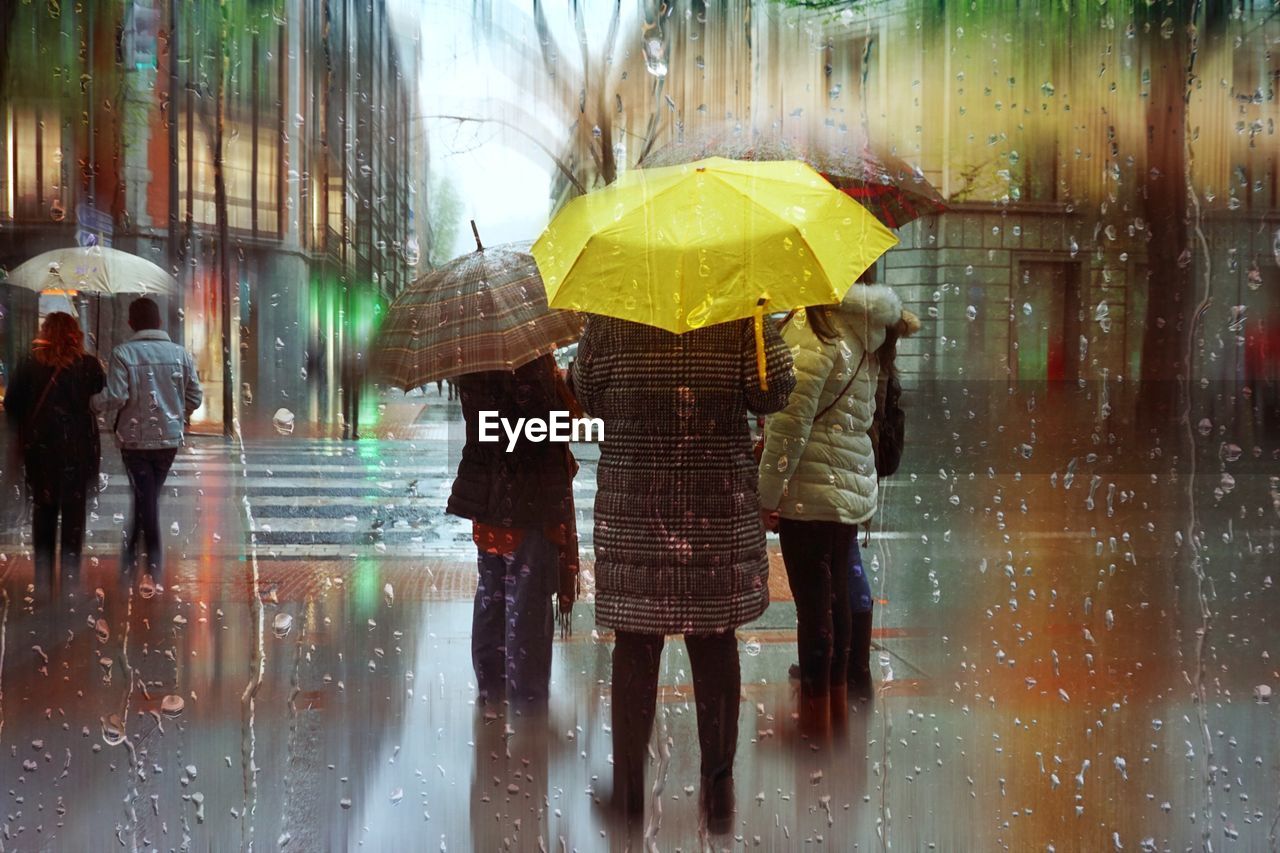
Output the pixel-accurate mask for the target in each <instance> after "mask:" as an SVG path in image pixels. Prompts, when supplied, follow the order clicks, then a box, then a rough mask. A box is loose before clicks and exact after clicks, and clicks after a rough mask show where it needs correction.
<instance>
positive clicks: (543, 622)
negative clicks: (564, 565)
mask: <svg viewBox="0 0 1280 853" xmlns="http://www.w3.org/2000/svg"><path fill="white" fill-rule="evenodd" d="M559 562H560V549H559V547H558V546H557V545H556V544H555V543H554V542H552V541H551V540H549V539H547V537H546V536H544V535H543V534H542V532H541V531H538V530H526V531H525V532H524V540H523V541H522V542H521V543H520V547H519V548H517V549H516V552H515V553H514V554H489V553H486V552H484V551H480V552H479V558H478V564H479V570H480V577H479V580H478V583H477V585H476V601H475V610H474V611H473V615H472V618H471V663H472V665H473V666H474V667H475V672H476V685H477V686H478V687H479V691H480V697H479V698H480V701H481V702H482V703H485V704H491V703H501V702H502V700H503V697H504V695H505V697H506V698H507V699H508V700H510V701H512V702H540V701H544V700H545V699H546V698H547V691H548V688H549V685H550V681H551V637H552V633H553V631H554V624H555V606H554V599H553V597H552V593H553V592H554V591H555V588H556V583H557V576H556V573H557V571H558V568H559Z"/></svg>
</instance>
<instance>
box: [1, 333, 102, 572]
mask: <svg viewBox="0 0 1280 853" xmlns="http://www.w3.org/2000/svg"><path fill="white" fill-rule="evenodd" d="M105 385H106V377H105V375H104V373H103V370H102V365H101V364H100V363H99V362H98V360H97V359H96V358H94V357H93V356H91V355H89V354H87V353H86V352H85V351H84V333H83V332H81V331H80V326H79V324H78V323H77V322H76V320H75V318H74V317H72V316H71V315H70V314H66V313H63V312H61V311H58V312H56V313H53V314H50V315H49V316H47V317H45V319H44V323H42V324H41V326H40V336H39V337H38V338H36V340H35V342H34V343H33V345H32V348H31V357H30V358H28V359H27V360H25V361H24V362H23V363H22V364H20V365H19V366H18V369H17V370H16V371H14V374H13V381H12V382H10V384H9V389H8V392H7V394H6V395H5V399H4V406H5V415H6V416H7V417H8V419H9V423H10V424H12V425H13V426H14V427H15V428H16V429H17V432H18V441H19V444H20V446H21V449H22V458H23V463H24V465H25V467H26V472H27V485H28V487H29V488H30V489H31V497H32V501H33V502H34V504H35V508H34V511H33V513H32V518H31V539H32V551H33V552H34V555H35V568H36V572H35V582H36V588H37V589H38V590H40V591H41V592H42V593H49V592H51V591H52V589H53V576H54V543H55V541H56V540H57V538H58V537H57V532H58V519H59V517H61V519H62V578H63V582H64V583H70V584H74V583H75V580H76V577H77V574H78V572H79V570H80V549H81V547H82V546H83V544H84V522H85V506H86V504H87V502H88V498H89V494H90V492H92V491H93V490H94V489H96V488H97V485H98V464H99V462H100V460H101V458H102V452H101V449H100V445H99V443H98V424H97V421H96V420H95V418H94V416H93V413H92V412H91V411H90V409H89V398H90V397H92V396H93V395H94V394H97V393H98V392H99V391H101V390H102V389H103V387H104V386H105Z"/></svg>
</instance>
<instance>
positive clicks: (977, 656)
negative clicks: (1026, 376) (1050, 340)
mask: <svg viewBox="0 0 1280 853" xmlns="http://www.w3.org/2000/svg"><path fill="white" fill-rule="evenodd" d="M422 402H424V401H423V400H417V401H413V400H410V401H407V402H406V401H393V402H392V404H391V409H392V411H390V412H389V413H387V414H386V416H385V418H384V422H383V425H382V427H380V429H379V430H378V433H379V434H380V436H381V437H380V438H375V439H370V440H368V441H362V442H360V443H358V444H354V445H353V444H350V443H348V444H342V443H340V442H331V441H325V440H320V439H310V438H303V437H301V436H279V435H269V436H256V437H253V438H249V439H246V441H245V444H244V446H243V447H241V446H239V445H229V444H226V443H224V442H222V440H221V439H216V438H197V439H195V440H194V441H193V443H192V447H191V448H189V449H188V450H187V451H184V453H183V454H182V455H181V456H180V464H179V466H178V468H177V470H176V473H175V478H174V480H173V482H172V486H173V488H172V489H169V490H168V493H167V494H166V497H165V504H164V513H165V517H164V525H165V529H166V530H167V531H168V534H167V537H166V547H167V548H168V551H167V554H168V557H169V564H168V570H167V572H166V576H165V577H164V578H163V579H162V583H163V587H164V588H163V589H162V590H160V591H158V592H155V593H154V594H152V590H150V589H140V588H138V587H136V586H135V587H132V588H131V587H129V586H128V585H127V584H122V583H121V582H120V581H119V579H118V575H117V561H116V544H115V542H116V540H115V539H114V537H115V536H116V535H118V534H117V533H116V531H118V528H119V523H118V522H117V521H116V513H122V514H123V513H126V512H127V511H128V509H127V504H128V501H127V491H125V490H124V486H123V483H122V481H121V479H120V477H118V476H112V477H111V478H110V484H109V486H108V488H107V490H106V492H105V493H104V495H103V496H102V498H101V500H100V504H99V506H98V507H97V508H96V512H97V517H96V519H95V520H94V521H93V523H92V525H91V528H92V530H93V534H94V535H93V537H92V539H91V540H90V542H91V544H92V546H93V551H92V552H91V554H90V556H91V558H92V559H91V560H89V561H87V564H86V567H85V570H84V576H83V577H82V578H81V579H79V583H78V584H71V583H66V584H64V585H63V588H62V589H61V590H59V591H58V593H57V597H56V601H55V602H54V603H49V602H45V601H42V600H37V595H36V591H35V590H34V588H33V587H32V586H31V585H30V582H31V579H32V578H31V563H30V560H29V556H28V554H27V552H26V549H25V547H24V540H23V539H22V538H21V537H20V535H19V533H18V531H17V530H15V529H13V528H12V525H10V526H9V528H8V529H5V530H4V531H0V533H2V534H3V535H4V538H3V539H2V540H0V543H3V544H2V546H0V548H2V550H3V552H4V553H3V557H2V561H0V576H2V577H3V583H2V588H3V593H4V599H3V601H0V607H2V608H3V615H2V616H0V619H3V651H2V652H0V665H2V669H0V690H2V691H3V692H2V695H0V750H2V754H0V766H3V772H2V774H0V776H2V778H3V780H4V781H3V785H2V786H0V788H2V789H3V791H4V796H5V798H6V802H5V804H4V807H3V810H2V813H3V824H2V825H0V846H2V849H3V850H5V851H8V850H34V849H49V850H89V849H95V850H105V849H118V848H123V849H147V850H149V849H157V850H160V849H163V850H168V849H205V850H208V849H218V850H225V849H237V848H241V849H247V848H250V847H252V848H255V849H285V850H325V849H349V848H354V847H357V846H363V847H364V848H366V849H374V850H382V849H387V850H407V849H432V850H434V849H442V850H443V849H448V850H471V849H476V850H494V849H517V850H540V849H545V850H553V849H554V850H560V849H565V850H583V851H591V850H600V849H624V848H625V847H626V846H627V845H628V844H630V845H631V846H632V848H633V849H639V845H640V843H641V841H640V840H638V839H635V838H627V837H625V836H624V835H622V834H619V833H617V832H611V831H610V830H609V827H608V826H607V824H606V822H605V820H604V817H603V814H602V812H601V810H600V809H599V807H598V806H597V805H595V804H594V802H593V797H592V794H591V792H592V791H593V790H594V789H595V788H596V787H597V782H598V781H599V780H606V781H607V780H608V778H609V771H610V764H609V762H610V733H609V725H608V723H609V708H610V693H609V671H610V664H609V651H610V637H609V636H608V634H607V633H603V632H597V631H596V630H594V627H593V618H592V613H591V607H590V603H589V601H587V602H584V603H580V604H579V605H578V607H577V609H576V611H575V620H574V627H573V632H572V635H571V636H569V637H567V638H565V639H562V640H558V641H557V643H556V646H555V661H554V668H553V674H552V680H553V685H552V696H553V698H552V701H551V704H550V707H549V709H548V710H547V712H546V714H545V715H539V714H515V713H514V712H512V713H510V714H508V715H501V716H490V717H486V716H485V715H484V714H483V713H481V712H479V711H477V709H476V706H475V703H474V698H473V695H474V686H473V679H472V675H471V670H470V660H469V622H470V610H471V605H470V601H469V599H470V595H471V593H472V591H473V589H474V577H473V574H474V565H473V559H474V558H473V557H472V556H471V554H470V552H469V547H468V538H467V534H468V530H467V528H466V527H465V526H464V525H462V524H459V523H457V522H456V520H452V519H447V518H445V517H444V516H442V515H441V513H440V509H441V507H442V505H443V498H444V495H446V494H447V487H448V479H449V478H448V473H449V465H450V462H449V460H450V459H451V458H452V457H451V453H452V452H453V449H452V445H451V443H450V441H449V435H450V429H449V426H448V425H449V423H450V422H451V420H452V419H453V417H454V415H456V411H454V410H452V409H451V408H450V407H449V406H447V405H444V404H441V403H438V402H437V401H436V400H435V398H434V397H433V396H432V395H429V396H428V398H426V400H425V402H426V403H427V404H428V409H427V411H426V412H425V413H422V412H420V408H421V403H422ZM1078 402H1079V401H1078V400H1074V399H1070V398H1068V399H1065V400H1059V401H1057V403H1056V404H1052V405H1051V404H1049V403H1046V402H1045V401H1043V400H1041V401H1040V402H1039V403H1038V404H1032V405H1030V407H1029V405H1028V403H1029V401H1027V400H1018V401H1016V402H1014V401H1002V402H1000V403H999V404H998V405H999V406H1000V407H1002V408H1000V410H999V411H994V410H993V408H992V407H993V406H996V405H997V404H996V403H993V402H991V401H982V402H979V401H975V400H965V399H958V398H955V397H954V396H952V397H950V398H948V395H946V394H942V395H939V396H935V397H933V398H931V402H930V405H929V406H928V407H921V408H920V409H918V410H912V411H911V413H910V414H909V417H911V419H912V420H911V421H910V425H909V433H908V434H909V436H911V437H912V438H913V441H914V443H913V444H912V446H911V448H910V449H909V451H908V455H907V457H906V460H905V462H904V470H903V471H902V472H901V473H900V474H899V475H898V476H896V477H894V478H893V479H892V480H891V481H888V485H887V489H886V491H885V495H884V508H883V511H882V512H881V514H880V516H879V517H878V518H877V519H876V520H875V522H874V523H873V525H872V544H871V545H870V546H869V547H868V548H866V549H865V551H864V558H865V560H866V562H867V564H868V567H869V569H870V571H871V574H872V582H873V590H874V591H875V594H876V597H877V599H878V600H879V606H878V607H877V615H876V626H875V642H876V647H877V648H876V651H875V653H874V657H875V661H874V663H875V665H874V666H873V670H874V672H875V675H876V678H877V684H878V691H877V696H876V698H875V701H874V702H873V703H872V704H871V705H870V706H868V707H866V708H865V709H863V710H862V711H861V712H859V713H856V714H855V715H853V717H852V718H851V721H850V724H849V729H848V731H846V732H843V733H841V734H840V735H838V736H837V737H836V738H835V739H834V740H833V741H832V742H831V743H820V744H819V743H813V742H810V741H807V740H804V739H801V738H799V737H798V736H797V735H796V732H795V723H794V720H793V717H792V714H793V712H794V711H795V709H796V708H795V706H796V696H795V692H794V688H793V687H792V685H791V684H789V683H788V681H787V678H786V669H787V665H788V663H790V662H791V661H792V660H793V659H794V656H795V642H794V609H793V607H792V605H791V603H790V601H789V595H788V591H787V589H786V583H785V578H783V577H782V576H781V570H780V567H778V571H775V572H774V577H773V578H772V581H771V590H772V591H773V593H774V603H773V604H772V605H771V606H770V608H769V610H768V611H767V612H766V614H765V615H764V617H763V618H762V619H761V620H760V621H759V622H758V623H756V624H753V625H750V626H747V627H744V628H743V629H742V630H740V631H739V641H740V647H741V650H742V657H743V663H744V668H743V682H744V684H743V698H742V707H741V734H740V744H739V757H738V764H737V769H736V782H737V786H736V787H737V801H738V811H737V816H736V820H735V827H734V831H733V833H732V834H731V835H721V836H707V835H705V833H703V832H702V831H701V830H700V827H699V818H698V810H697V793H698V792H697V788H696V786H697V781H698V780H697V749H696V743H697V741H696V736H695V731H694V713H693V704H692V695H691V683H690V677H689V666H688V661H687V658H686V654H685V650H684V647H683V644H682V643H680V642H678V641H673V642H669V643H668V645H667V650H666V652H665V658H664V663H663V669H662V676H661V694H660V713H659V715H658V723H657V726H656V731H655V738H654V741H653V743H652V745H651V750H652V756H653V763H652V764H651V767H650V773H649V779H650V781H653V782H655V783H656V784H655V786H654V790H653V792H652V795H651V797H650V806H649V808H648V815H649V826H648V827H647V829H648V831H649V834H650V835H649V840H650V841H651V842H652V844H653V849H661V850H674V849H685V850H689V849H700V848H702V847H704V846H711V847H713V848H717V849H719V848H752V849H755V848H759V849H777V850H791V849H841V850H885V849H900V850H928V849H937V850H997V849H1007V850H1048V849H1052V850H1057V851H1067V850H1088V851H1094V850H1166V849H1167V850H1188V849H1196V850H1203V849H1212V850H1275V849H1277V840H1276V833H1277V817H1278V816H1280V802H1278V797H1280V795H1278V794H1277V791H1280V747H1278V746H1277V745H1278V744H1280V719H1278V717H1277V713H1276V708H1277V704H1276V703H1277V700H1275V699H1270V698H1268V697H1269V696H1270V694H1271V691H1273V690H1275V689H1276V688H1277V687H1280V675H1278V674H1277V663H1276V660H1275V656H1276V655H1280V629H1277V625H1276V621H1275V620H1276V617H1275V614H1276V613H1277V612H1280V608H1278V605H1280V593H1277V591H1276V588H1275V584H1274V576H1275V575H1276V574H1277V566H1280V560H1277V556H1276V549H1277V541H1276V540H1277V536H1276V532H1277V521H1278V519H1280V479H1278V478H1280V462H1278V461H1277V459H1278V457H1277V448H1278V447H1280V445H1278V443H1277V442H1276V440H1275V439H1274V437H1273V438H1270V439H1268V438H1266V437H1265V436H1263V435H1262V434H1261V433H1259V432H1257V431H1256V430H1255V429H1254V428H1253V426H1252V425H1251V424H1249V423H1247V422H1245V421H1244V420H1240V419H1234V418H1231V417H1215V418H1212V419H1211V423H1210V425H1209V429H1208V430H1207V432H1204V433H1203V434H1202V431H1201V430H1200V429H1196V430H1194V431H1192V433H1191V434H1190V435H1189V436H1185V437H1184V436H1182V434H1181V433H1179V432H1177V431H1174V432H1173V433H1171V434H1169V435H1168V436H1167V437H1164V438H1162V439H1161V441H1159V442H1157V441H1155V440H1154V439H1153V438H1151V437H1144V434H1143V433H1142V431H1140V430H1137V429H1136V428H1133V427H1121V426H1119V425H1116V424H1110V423H1102V424H1099V423H1098V422H1096V421H1091V420H1090V419H1089V418H1087V417H1086V418H1081V417H1078V416H1073V417H1072V418H1071V419H1068V418H1067V417H1066V414H1065V413H1067V412H1078V411H1079V409H1080V408H1081V407H1080V406H1078V405H1076V404H1077V403H1078ZM1196 420H1197V421H1198V418H1197V419H1196ZM993 425H995V426H993ZM1001 425H1004V426H1001ZM1197 426H1198V424H1197ZM1192 439H1194V442H1195V444H1194V447H1195V451H1194V452H1191V451H1189V450H1188V447H1189V446H1190V445H1189V444H1187V442H1188V441H1190V440H1192ZM1237 445H1238V447H1237ZM580 450H581V453H580V455H581V456H582V457H583V459H584V466H583V472H582V474H581V475H580V477H579V485H578V487H577V495H578V501H579V509H580V510H581V511H583V521H584V523H582V524H580V527H581V528H582V529H583V530H584V532H585V531H589V529H590V512H589V510H590V499H591V496H592V494H593V489H594V471H593V465H592V458H593V454H592V452H591V448H581V449H580ZM105 456H106V462H107V466H106V468H107V470H108V471H116V472H118V470H119V465H118V461H117V460H116V459H115V458H114V456H115V455H114V453H113V452H112V451H111V450H107V451H106V454H105ZM1193 469H1194V476H1192V474H1193ZM588 545H589V542H588ZM774 546H775V550H776V542H775V543H774ZM588 565H589V563H588ZM588 579H589V576H588Z"/></svg>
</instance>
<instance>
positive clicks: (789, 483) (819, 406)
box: [759, 283, 920, 733]
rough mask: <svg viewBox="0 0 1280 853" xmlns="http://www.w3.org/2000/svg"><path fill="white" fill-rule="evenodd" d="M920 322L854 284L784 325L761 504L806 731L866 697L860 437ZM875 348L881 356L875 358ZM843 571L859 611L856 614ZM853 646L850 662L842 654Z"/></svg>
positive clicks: (873, 490)
mask: <svg viewBox="0 0 1280 853" xmlns="http://www.w3.org/2000/svg"><path fill="white" fill-rule="evenodd" d="M919 327H920V322H919V320H918V319H917V318H916V316H915V315H914V314H912V313H911V312H910V311H905V310H903V307H902V301H901V300H900V299H899V298H898V296H897V294H895V293H894V292H893V291H892V290H890V289H889V288H888V287H885V286H884V285H874V284H873V285H867V284H860V283H859V284H855V285H854V286H853V287H852V288H851V289H850V290H849V293H848V294H847V295H846V296H845V298H844V300H843V302H841V304H840V305H839V306H830V307H826V306H824V307H819V308H810V309H807V310H806V311H804V312H800V313H797V314H796V315H794V316H792V317H791V318H790V319H789V320H788V321H787V322H786V324H785V325H784V327H783V340H784V341H785V342H786V343H787V344H788V345H789V346H790V347H791V349H792V354H793V357H794V359H795V373H796V388H795V390H794V391H793V392H792V394H791V397H790V400H789V401H788V403H787V407H786V409H784V410H783V411H782V412H779V413H778V414H775V415H771V416H770V417H769V420H768V423H767V426H766V429H765V442H764V451H763V455H762V457H761V460H760V486H759V488H760V506H761V507H764V508H765V511H766V512H776V513H777V515H778V516H780V523H779V525H778V529H779V535H780V537H781V541H782V556H783V561H784V562H785V564H786V569H787V579H788V581H789V582H790V584H791V591H792V595H793V597H794V599H795V603H796V622H797V635H798V636H797V641H798V643H797V644H798V646H799V652H800V696H801V725H802V729H803V730H806V731H807V732H810V733H816V732H819V731H821V730H822V729H823V728H825V726H826V725H827V724H828V722H829V721H830V719H831V714H832V713H835V714H837V715H842V714H843V713H844V712H845V711H847V709H848V702H847V697H848V694H849V693H855V694H856V695H858V696H860V697H862V698H866V697H867V696H869V695H870V679H871V674H870V666H869V656H870V640H871V612H870V605H871V600H870V591H869V589H868V588H866V586H865V576H864V575H862V574H861V571H862V569H861V558H860V556H859V554H858V525H859V524H865V523H866V522H867V521H868V520H869V519H870V518H871V517H872V516H873V515H874V514H875V511H876V506H877V501H878V500H879V492H878V488H877V484H876V466H875V454H874V452H873V449H872V444H871V438H870V436H869V435H868V430H869V429H870V427H871V421H872V417H873V415H874V414H875V406H876V383H877V380H878V377H879V373H880V363H881V361H882V360H885V361H887V360H888V359H891V358H892V349H893V345H894V343H895V342H896V339H897V338H898V337H900V336H903V335H909V334H912V333H914V332H915V331H916V330H917V329H919ZM886 338H888V339H889V345H888V346H885V342H886ZM882 346H885V350H886V351H885V352H878V350H880V349H881V347H882ZM886 356H888V358H887V359H886ZM851 573H854V574H856V575H857V576H858V577H857V579H856V580H857V581H858V582H859V583H860V584H862V586H863V591H862V594H861V596H860V598H861V599H862V600H863V601H864V602H865V605H866V607H865V610H866V612H859V613H858V614H857V615H856V616H853V615H852V614H851V610H852V608H851V604H850V596H849V589H850V586H849V585H850V574H851ZM859 609H860V610H861V609H862V608H859ZM854 622H856V623H857V624H856V625H855V624H853V623H854ZM851 645H852V647H853V650H854V651H855V652H856V654H857V656H858V658H859V659H857V660H851V659H850V647H851Z"/></svg>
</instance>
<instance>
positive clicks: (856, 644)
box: [848, 610, 875, 702]
mask: <svg viewBox="0 0 1280 853" xmlns="http://www.w3.org/2000/svg"><path fill="white" fill-rule="evenodd" d="M874 615H875V611H874V610H868V611H867V612H866V613H854V614H853V643H852V644H851V646H850V650H849V682H848V690H849V698H850V699H855V700H857V701H859V702H869V701H871V699H872V697H874V695H875V685H874V684H872V682H871V623H872V621H873V617H874Z"/></svg>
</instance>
